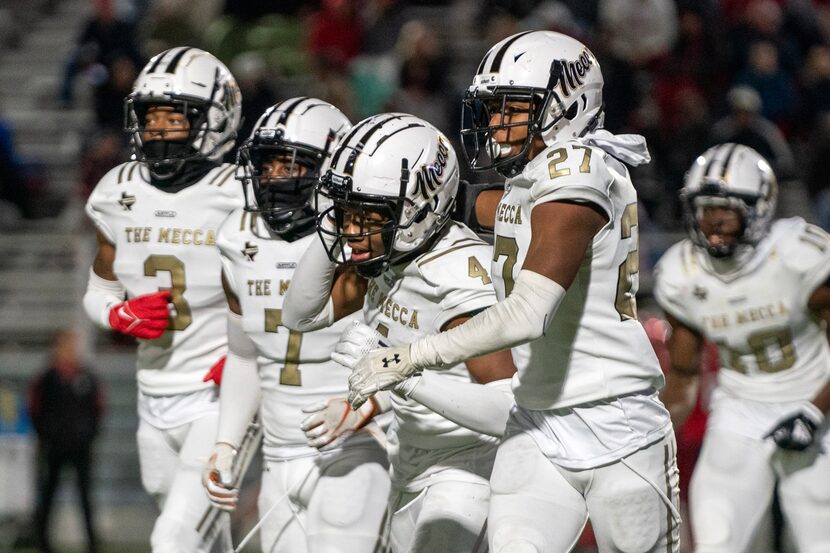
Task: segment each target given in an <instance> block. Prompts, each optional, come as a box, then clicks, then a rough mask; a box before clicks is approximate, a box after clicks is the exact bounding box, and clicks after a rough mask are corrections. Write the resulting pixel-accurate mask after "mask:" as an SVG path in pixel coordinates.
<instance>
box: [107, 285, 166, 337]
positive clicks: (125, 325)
mask: <svg viewBox="0 0 830 553" xmlns="http://www.w3.org/2000/svg"><path fill="white" fill-rule="evenodd" d="M168 303H170V290H159V291H158V292H153V293H152V294H144V295H143V296H136V297H134V298H133V299H131V300H127V301H124V302H121V303H119V304H116V305H113V306H112V309H110V326H111V327H112V328H114V329H115V330H117V331H119V332H122V333H124V334H129V335H130V336H135V337H136V338H143V339H145V340H154V339H156V338H158V337H159V336H161V335H162V334H164V331H165V329H166V328H167V324H168V323H169V321H170V309H169V308H168V307H167V304H168Z"/></svg>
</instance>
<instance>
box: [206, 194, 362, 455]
mask: <svg viewBox="0 0 830 553" xmlns="http://www.w3.org/2000/svg"><path fill="white" fill-rule="evenodd" d="M319 239H320V238H319V237H318V236H317V233H316V232H315V233H312V234H309V235H308V236H305V237H303V238H299V239H297V240H295V241H293V242H287V241H285V240H282V239H280V238H278V237H275V236H273V235H272V234H271V233H270V232H269V231H268V229H267V228H266V226H265V223H264V222H263V221H262V218H261V217H259V216H258V215H257V214H254V213H248V212H246V211H244V210H242V209H240V210H237V211H235V212H234V213H233V214H231V216H230V217H228V220H227V221H226V222H225V224H224V225H223V226H222V228H221V230H220V232H219V239H218V244H219V249H220V250H221V252H222V263H223V267H224V274H225V278H226V279H227V280H228V284H230V286H231V288H232V290H233V291H234V292H235V294H236V296H237V297H238V298H239V305H240V307H241V308H242V327H243V329H244V330H245V333H246V334H248V336H249V337H250V338H251V340H253V342H254V343H255V344H256V347H257V351H258V352H259V356H258V358H257V365H258V367H259V375H260V382H261V384H260V385H261V388H262V401H261V404H260V412H261V416H262V420H263V431H264V446H263V448H264V449H263V452H264V454H265V456H266V458H271V459H275V458H287V457H297V456H302V455H316V454H317V450H316V449H314V448H312V447H308V446H307V445H306V437H305V434H304V433H303V431H302V430H300V423H301V421H302V420H303V419H304V418H305V417H306V416H307V415H306V414H304V413H303V412H302V409H303V408H305V407H308V406H310V405H313V404H315V403H319V402H321V401H325V400H327V399H329V398H331V397H337V396H341V397H345V396H346V395H347V394H348V378H349V372H350V371H349V369H347V368H346V367H343V366H342V365H339V364H338V363H335V362H334V361H332V360H331V352H332V351H334V346H335V345H336V344H337V341H338V340H339V338H340V334H341V333H342V332H343V330H344V329H345V328H346V327H348V326H349V325H350V324H351V321H352V320H353V319H354V317H351V318H345V319H342V320H340V321H338V322H337V323H335V324H334V325H332V326H330V327H328V328H325V329H322V330H316V331H313V332H303V333H300V332H297V331H294V330H289V329H288V328H286V327H284V326H282V305H283V301H284V299H285V293H286V292H287V291H288V285H289V283H290V282H291V278H292V276H293V275H294V269H295V268H296V267H297V262H298V261H299V260H300V258H301V257H302V255H303V253H304V252H305V250H306V249H308V246H309V244H310V243H311V242H312V241H314V240H319ZM363 434H366V433H362V434H361V436H362V435H363ZM366 437H367V438H369V436H368V435H366ZM355 438H358V436H353V437H352V438H350V439H349V442H353V441H354V439H355Z"/></svg>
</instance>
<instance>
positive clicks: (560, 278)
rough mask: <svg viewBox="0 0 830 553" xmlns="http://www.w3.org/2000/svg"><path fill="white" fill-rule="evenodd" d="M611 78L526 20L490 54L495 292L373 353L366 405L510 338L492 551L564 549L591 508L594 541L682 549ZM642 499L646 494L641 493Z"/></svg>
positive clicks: (359, 380)
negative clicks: (511, 368) (609, 122)
mask: <svg viewBox="0 0 830 553" xmlns="http://www.w3.org/2000/svg"><path fill="white" fill-rule="evenodd" d="M602 87H603V78H602V73H601V71H600V67H599V64H598V63H597V60H596V58H595V57H594V55H593V54H592V53H591V52H590V50H588V49H587V48H586V47H585V46H584V45H583V44H581V43H580V42H579V41H577V40H574V39H573V38H570V37H568V36H565V35H562V34H559V33H554V32H548V31H532V32H525V33H519V34H517V35H514V36H511V37H509V38H506V39H504V40H503V41H501V42H499V43H498V44H496V45H495V46H494V47H493V48H491V49H490V51H489V52H487V54H486V55H485V56H484V59H483V60H482V62H481V64H480V65H479V67H478V70H477V72H476V75H475V77H474V79H473V83H472V86H470V88H469V90H468V91H467V94H466V98H465V101H464V104H465V108H466V110H467V113H468V114H469V118H468V121H469V122H470V127H469V128H467V129H465V130H463V131H462V139H463V140H464V141H465V143H466V147H465V149H466V150H467V153H468V159H469V161H470V166H471V168H472V169H474V170H485V169H490V168H492V169H495V170H497V171H498V172H500V173H501V174H502V175H503V176H505V177H507V182H506V185H505V191H504V195H503V197H502V199H501V202H500V203H499V204H498V207H497V209H496V213H495V242H494V247H493V249H492V250H491V251H492V254H491V258H492V266H491V267H492V269H491V273H490V274H491V275H492V278H493V281H494V284H495V287H496V292H497V294H498V296H499V299H500V301H499V303H498V304H496V305H495V306H493V307H491V308H489V309H486V310H484V311H482V312H481V313H479V314H478V315H476V316H475V317H473V318H472V319H470V320H469V321H467V322H466V323H464V324H462V325H460V326H458V327H456V328H452V329H449V330H446V331H445V332H442V333H441V334H438V335H435V336H430V337H426V338H423V339H420V340H418V341H415V342H413V343H412V344H409V345H406V346H403V347H394V348H387V349H380V350H379V351H377V352H373V353H370V354H368V355H367V356H365V357H364V358H363V359H362V360H361V361H360V362H358V364H357V365H356V367H355V370H354V372H353V374H352V376H351V377H350V387H351V393H350V397H351V399H352V400H353V404H354V405H360V404H361V403H362V402H363V401H364V400H365V398H366V397H368V396H369V395H371V394H372V393H374V392H375V391H376V390H379V389H388V388H389V387H391V386H395V385H396V383H397V382H399V381H400V380H401V379H403V378H407V377H409V376H410V375H413V374H418V373H419V372H421V371H423V370H424V369H426V368H428V367H449V366H453V365H454V364H456V363H458V362H459V361H461V360H463V359H470V358H475V357H477V356H480V355H484V354H487V353H488V352H491V351H498V350H500V349H502V348H506V347H512V348H513V358H514V359H515V360H516V365H517V367H518V373H517V374H516V377H515V378H514V379H513V392H514V394H515V398H516V404H517V405H516V408H515V409H513V411H512V412H511V415H510V419H509V421H508V423H507V430H506V433H505V437H504V439H503V440H502V442H501V444H500V445H499V451H498V455H497V456H496V462H495V466H494V468H493V475H492V477H491V480H490V484H491V490H492V498H491V502H490V511H489V518H488V526H489V530H488V540H489V545H490V550H491V551H493V553H508V552H509V553H518V552H521V553H529V552H542V551H544V552H565V551H569V550H570V549H571V547H572V546H573V544H574V542H575V541H576V539H577V537H578V536H579V534H580V532H581V530H582V527H583V526H584V524H585V521H586V518H587V517H590V519H591V523H592V526H593V529H594V532H595V534H596V538H597V543H598V545H599V549H600V551H638V552H647V551H677V548H678V544H677V538H678V530H679V515H678V512H677V500H678V497H677V469H676V463H675V444H674V435H673V433H672V428H671V421H670V418H669V414H668V412H667V411H666V409H665V407H664V406H663V405H662V403H661V402H660V400H659V399H658V397H657V389H658V388H660V387H661V386H662V385H663V375H662V373H661V371H660V367H659V365H658V362H657V359H656V357H655V355H654V352H653V350H652V348H651V345H650V343H649V341H648V338H647V336H646V334H645V331H644V330H643V327H642V326H641V325H640V323H639V322H638V321H637V313H636V303H635V293H636V291H637V286H638V274H637V269H638V257H637V233H638V228H637V194H636V191H635V190H634V187H633V185H632V183H631V180H630V178H629V175H628V169H627V168H626V163H627V164H629V165H638V164H641V163H646V162H647V161H648V160H649V156H648V150H647V149H646V145H645V141H644V139H643V138H642V137H640V136H635V135H623V136H615V135H613V134H611V133H609V132H607V131H605V130H602V129H601V126H602V120H603V112H602V105H603V103H602ZM634 506H636V507H634Z"/></svg>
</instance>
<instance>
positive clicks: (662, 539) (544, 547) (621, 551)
mask: <svg viewBox="0 0 830 553" xmlns="http://www.w3.org/2000/svg"><path fill="white" fill-rule="evenodd" d="M675 449H676V448H675V443H674V434H673V433H669V435H668V436H666V437H665V438H663V439H662V440H660V441H658V442H656V443H654V444H652V445H650V446H649V447H646V448H644V449H641V450H639V451H637V452H636V453H633V454H631V455H629V456H628V457H626V458H625V459H623V460H621V461H617V462H615V463H612V464H610V465H605V466H601V467H598V468H593V469H586V470H580V471H575V470H568V469H565V468H563V467H560V466H557V465H555V464H554V463H552V462H551V461H550V460H549V459H547V458H546V457H545V456H544V455H542V453H541V451H540V450H539V448H538V447H537V445H536V443H535V442H534V441H533V438H531V437H530V436H529V435H528V434H526V433H518V434H515V435H513V436H510V437H508V438H506V439H505V440H504V442H502V444H501V445H500V446H499V450H498V453H497V454H496V464H495V466H494V467H493V475H492V477H491V479H490V486H491V490H492V497H491V498H490V514H489V518H488V526H489V529H488V540H489V544H490V552H491V553H567V552H568V551H570V550H571V548H573V546H574V544H575V543H576V541H577V539H578V538H579V536H580V534H581V533H582V529H583V527H584V526H585V522H586V520H587V519H588V518H590V519H591V525H592V527H593V529H594V534H595V535H596V539H597V545H598V547H599V551H600V552H601V553H650V552H654V553H657V552H659V553H666V552H669V553H672V552H674V553H677V552H678V551H679V537H680V518H679V512H678V509H679V507H678V494H679V490H678V484H679V480H678V473H677V464H676V462H675Z"/></svg>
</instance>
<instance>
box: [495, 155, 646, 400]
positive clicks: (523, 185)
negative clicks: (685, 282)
mask: <svg viewBox="0 0 830 553" xmlns="http://www.w3.org/2000/svg"><path fill="white" fill-rule="evenodd" d="M552 201H566V202H576V203H586V202H590V203H592V204H594V205H597V206H598V207H600V208H601V209H602V210H603V211H604V212H605V214H606V215H607V217H608V219H609V222H608V224H607V225H605V226H604V227H603V228H602V229H601V230H600V231H599V232H598V233H597V234H596V236H594V238H593V240H592V242H591V245H590V246H589V247H588V249H587V251H586V252H585V258H584V260H583V262H582V265H581V267H580V268H579V271H578V273H577V275H576V278H575V279H574V281H573V283H572V284H571V286H570V287H569V288H568V290H567V292H566V293H565V297H564V299H563V300H562V303H561V304H560V306H559V310H558V311H557V312H556V314H555V315H554V317H553V320H552V321H551V322H550V325H549V326H548V329H547V331H546V333H545V335H544V336H542V337H541V338H539V339H538V340H534V341H532V342H529V343H526V344H522V345H520V346H518V347H515V348H513V359H514V361H515V363H516V368H517V369H518V372H517V374H516V375H515V376H514V378H513V392H514V395H515V397H516V403H517V404H519V405H521V406H522V407H525V408H527V409H534V410H541V409H559V408H564V407H571V406H574V405H580V404H583V403H587V402H591V401H598V400H603V399H607V398H613V397H617V396H620V395H622V394H626V393H632V392H637V391H644V390H647V389H649V388H660V387H662V385H663V373H662V372H661V370H660V366H659V364H658V362H657V358H656V356H655V354H654V350H653V349H652V347H651V344H650V343H649V341H648V337H647V336H646V333H645V330H644V329H643V327H642V325H640V323H639V322H638V321H637V304H636V299H635V295H636V293H637V287H638V273H637V271H638V267H639V262H638V251H637V245H638V231H639V229H638V227H637V193H636V192H635V190H634V186H633V185H632V184H631V180H630V179H629V176H628V170H627V169H626V167H625V166H624V165H623V164H622V163H621V162H619V161H617V160H616V159H614V158H613V157H611V156H609V155H608V154H606V153H605V152H604V151H603V150H601V149H599V148H594V147H591V146H588V145H585V144H583V143H581V142H579V141H576V140H575V141H569V142H564V143H559V144H555V145H553V146H551V147H549V148H547V149H545V150H544V151H542V152H541V153H540V154H538V156H537V157H535V158H534V159H533V160H532V161H531V162H530V163H529V164H528V165H527V166H526V167H525V169H524V171H523V172H522V173H521V174H520V175H518V176H516V177H513V178H511V179H509V180H508V181H507V185H506V188H505V194H504V196H503V197H502V200H501V202H500V203H499V205H498V208H497V210H496V225H495V234H496V236H495V242H494V246H493V262H492V276H493V281H494V285H495V288H496V293H497V294H498V297H499V300H503V299H504V298H505V297H506V296H508V295H510V292H511V290H512V288H513V282H514V281H515V279H516V277H517V276H518V274H519V271H520V270H521V267H522V265H523V264H524V262H525V257H526V255H527V252H528V248H529V246H530V240H531V226H530V219H531V212H532V211H533V208H534V207H535V206H537V205H539V204H542V203H546V202H552ZM557 240H559V242H558V243H559V244H561V245H562V246H566V245H567V242H566V240H567V237H559V238H557Z"/></svg>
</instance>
